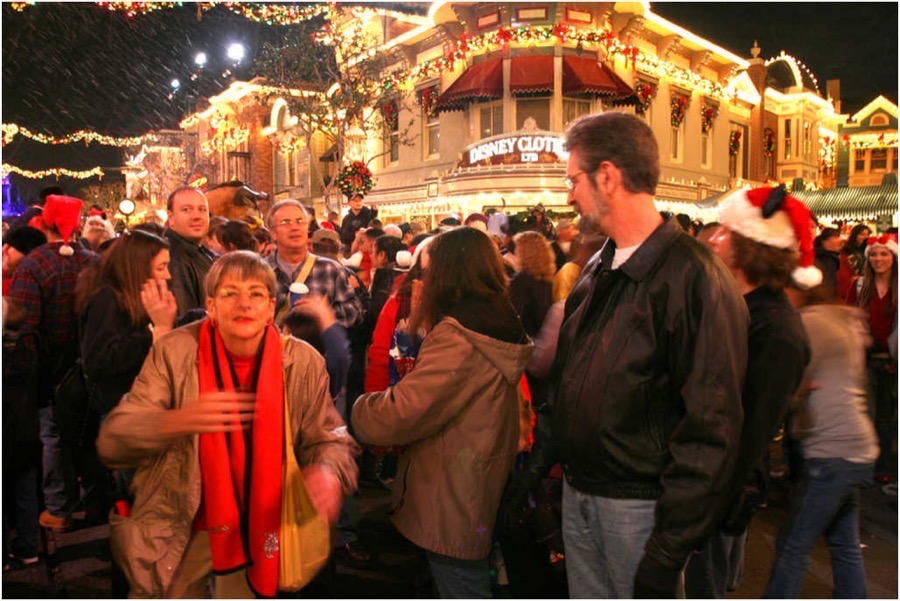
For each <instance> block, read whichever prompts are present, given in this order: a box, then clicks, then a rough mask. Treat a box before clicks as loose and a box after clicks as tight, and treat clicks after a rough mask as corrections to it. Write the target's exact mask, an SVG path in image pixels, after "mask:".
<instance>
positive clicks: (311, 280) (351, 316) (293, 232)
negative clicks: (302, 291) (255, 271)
mask: <svg viewBox="0 0 900 601" xmlns="http://www.w3.org/2000/svg"><path fill="white" fill-rule="evenodd" d="M266 224H267V225H268V226H269V230H270V231H271V232H272V240H273V241H274V242H275V246H276V248H275V251H274V252H272V254H271V255H269V257H268V258H267V261H268V262H269V265H271V266H272V269H274V270H275V276H276V278H277V280H278V299H277V305H276V318H275V319H276V322H277V323H279V324H280V322H281V321H282V319H283V318H284V315H285V314H286V313H287V311H288V310H289V309H290V307H288V302H289V301H288V298H289V294H288V288H290V286H291V284H293V283H294V282H301V283H304V284H306V286H307V287H308V288H309V290H310V292H314V293H317V294H321V295H322V296H327V297H328V299H329V300H330V301H331V307H332V309H334V315H335V317H336V318H337V320H338V322H340V324H341V325H342V326H344V327H345V328H350V327H352V326H354V325H357V324H359V323H362V320H363V317H364V316H365V310H364V307H363V305H362V302H361V301H360V299H359V298H358V297H357V295H356V294H354V292H353V289H352V288H351V287H350V284H349V283H348V281H347V274H346V272H345V270H344V268H343V267H342V266H341V264H340V263H338V262H337V261H332V260H331V259H326V258H325V257H319V256H316V255H314V254H312V253H310V252H309V249H308V244H307V243H308V241H309V214H308V213H307V211H306V208H304V206H303V205H302V204H300V202H299V201H297V200H293V199H287V200H282V201H279V202H276V203H275V204H274V205H272V208H271V209H269V214H268V216H267V217H266Z"/></svg>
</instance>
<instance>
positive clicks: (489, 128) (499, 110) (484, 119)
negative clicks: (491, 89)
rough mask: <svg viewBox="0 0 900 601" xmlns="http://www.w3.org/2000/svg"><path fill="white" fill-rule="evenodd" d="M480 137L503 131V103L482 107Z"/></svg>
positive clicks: (487, 136)
mask: <svg viewBox="0 0 900 601" xmlns="http://www.w3.org/2000/svg"><path fill="white" fill-rule="evenodd" d="M480 133H481V136H480V138H490V137H491V136H497V135H500V134H502V133H503V104H502V103H495V104H490V105H486V106H483V107H481V120H480Z"/></svg>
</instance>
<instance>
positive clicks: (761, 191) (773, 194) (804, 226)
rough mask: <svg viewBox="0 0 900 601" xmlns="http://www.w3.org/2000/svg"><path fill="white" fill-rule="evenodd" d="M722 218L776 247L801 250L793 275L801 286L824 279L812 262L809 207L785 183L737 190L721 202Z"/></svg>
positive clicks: (726, 223) (724, 222) (735, 228)
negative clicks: (774, 186)
mask: <svg viewBox="0 0 900 601" xmlns="http://www.w3.org/2000/svg"><path fill="white" fill-rule="evenodd" d="M718 211H719V222H720V223H721V224H722V225H724V226H726V227H728V228H729V229H731V230H732V231H735V232H737V233H738V234H740V235H742V236H744V237H746V238H749V239H751V240H753V241H754V242H759V243H760V244H765V245H766V246H773V247H775V248H785V249H793V250H797V251H799V252H800V264H799V266H798V267H797V268H796V269H795V270H794V273H793V274H792V278H793V280H794V282H795V283H796V284H797V285H798V286H799V287H800V288H802V289H804V290H809V289H810V288H815V287H816V286H818V285H819V284H821V283H822V272H821V271H819V269H818V268H817V267H816V266H815V265H814V264H813V262H814V260H815V250H814V249H813V236H812V227H811V220H810V214H809V209H807V208H806V205H804V204H803V203H802V202H800V200H798V199H797V198H796V197H794V196H791V195H790V194H788V193H787V191H786V190H785V189H784V187H783V186H778V187H777V188H754V189H753V190H736V191H735V192H732V193H731V194H729V195H728V196H726V197H725V198H724V199H722V202H721V203H719V208H718Z"/></svg>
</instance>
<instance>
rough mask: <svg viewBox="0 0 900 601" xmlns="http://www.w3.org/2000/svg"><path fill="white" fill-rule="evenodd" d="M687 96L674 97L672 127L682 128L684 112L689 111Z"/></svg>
mask: <svg viewBox="0 0 900 601" xmlns="http://www.w3.org/2000/svg"><path fill="white" fill-rule="evenodd" d="M687 103H688V99H687V96H682V95H680V94H679V95H677V96H673V97H672V127H680V126H681V122H682V121H684V112H685V111H686V110H687Z"/></svg>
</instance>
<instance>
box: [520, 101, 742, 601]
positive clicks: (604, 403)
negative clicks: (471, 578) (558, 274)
mask: <svg viewBox="0 0 900 601" xmlns="http://www.w3.org/2000/svg"><path fill="white" fill-rule="evenodd" d="M566 144H567V148H568V150H569V153H570V154H569V161H568V169H567V175H566V177H565V183H566V186H567V187H568V189H569V192H568V203H569V204H570V205H571V206H572V207H573V208H574V209H575V211H576V212H577V213H579V214H581V215H582V216H583V217H588V218H591V219H593V220H595V221H596V222H597V224H598V226H599V229H600V232H601V233H603V234H605V235H607V236H609V240H608V241H607V243H606V244H605V245H604V246H603V248H602V249H601V250H600V251H599V252H598V253H597V254H596V255H594V257H592V258H591V259H590V261H588V263H587V264H586V265H585V267H584V270H583V272H582V274H581V276H580V278H579V281H578V283H577V284H576V286H575V288H574V290H573V291H572V293H571V294H570V296H569V298H568V301H567V303H566V310H565V318H564V322H563V326H562V329H561V332H560V338H559V349H558V353H557V358H556V367H555V373H554V381H555V395H554V396H553V407H552V410H551V411H552V434H550V435H549V436H541V435H542V434H543V432H542V431H541V432H539V433H538V436H537V442H538V444H539V445H543V444H546V443H547V442H549V441H548V438H549V439H550V440H552V444H553V449H552V450H553V452H554V454H555V457H556V458H558V459H559V460H560V462H561V463H562V466H563V469H564V472H565V482H564V488H563V501H562V511H563V516H562V529H563V537H564V540H565V548H566V569H567V575H568V581H569V593H570V595H571V596H572V597H573V598H589V597H593V598H631V597H660V598H665V597H670V598H671V597H675V596H676V595H677V594H678V593H679V592H680V589H681V574H682V570H683V568H684V565H685V562H686V561H687V559H688V557H689V555H690V554H691V552H692V551H693V549H694V548H695V547H697V546H698V545H699V544H700V543H702V542H703V541H704V540H705V539H706V537H707V536H708V535H709V533H710V532H712V530H713V529H714V528H715V526H717V525H718V523H719V520H720V519H721V516H722V513H723V512H724V510H725V508H724V507H723V503H722V501H723V498H724V496H725V495H724V493H725V492H726V490H725V488H726V485H727V484H728V482H729V475H730V473H731V470H732V468H733V465H734V459H735V455H736V450H737V442H738V440H739V438H740V433H741V420H742V413H741V385H742V381H743V376H744V370H745V367H746V363H747V325H748V317H747V308H746V306H745V305H744V302H743V299H742V298H741V295H740V292H739V290H738V288H737V286H736V285H735V282H734V280H733V278H732V277H731V276H730V275H729V273H728V271H727V270H726V269H725V267H724V265H723V264H722V263H721V261H719V260H718V259H717V258H716V257H715V255H714V254H713V253H712V252H711V251H710V250H709V249H708V248H706V247H704V246H702V245H701V244H699V243H697V242H696V241H695V240H694V239H693V238H691V237H690V236H687V235H686V234H685V233H684V232H683V231H682V230H681V228H680V227H679V226H678V224H677V223H665V222H663V219H662V217H661V216H660V214H659V212H658V211H657V209H656V207H655V206H654V203H653V195H654V194H655V192H656V185H657V183H658V181H659V150H658V147H657V143H656V139H655V138H654V136H653V132H652V130H651V129H650V128H649V127H648V126H647V125H646V124H645V123H644V122H643V121H641V120H640V119H638V118H636V117H634V116H631V115H628V114H626V113H619V112H607V113H603V114H599V115H590V116H586V117H583V118H581V119H579V120H578V121H576V122H575V123H573V124H572V125H571V126H570V127H569V130H568V132H567V139H566ZM543 454H544V453H543V452H538V451H537V450H536V452H535V455H536V456H538V457H540V456H542V455H543ZM537 463H539V462H536V463H535V464H533V465H531V466H529V469H530V470H533V472H532V473H535V474H540V473H541V472H542V468H544V467H545V466H540V465H537ZM545 465H546V462H545Z"/></svg>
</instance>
